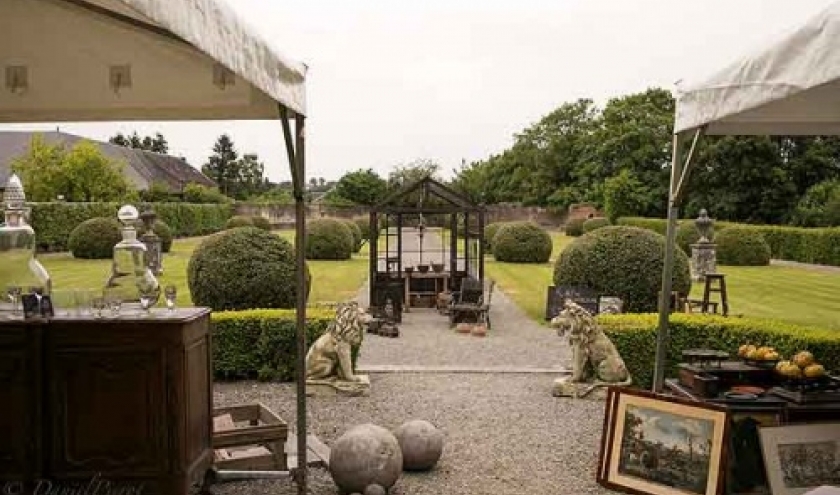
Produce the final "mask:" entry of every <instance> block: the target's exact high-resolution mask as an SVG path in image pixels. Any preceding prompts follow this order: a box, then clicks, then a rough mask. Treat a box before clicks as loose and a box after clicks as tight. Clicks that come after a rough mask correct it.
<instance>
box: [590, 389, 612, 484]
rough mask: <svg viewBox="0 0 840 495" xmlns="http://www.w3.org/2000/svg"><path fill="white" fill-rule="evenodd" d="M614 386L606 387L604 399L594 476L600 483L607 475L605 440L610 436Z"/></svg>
mask: <svg viewBox="0 0 840 495" xmlns="http://www.w3.org/2000/svg"><path fill="white" fill-rule="evenodd" d="M615 388H616V387H608V388H607V398H606V400H605V401H604V426H603V430H602V431H603V434H602V435H601V451H600V454H599V456H598V474H597V475H596V477H595V479H596V480H597V481H598V483H601V482H602V481H603V480H604V479H605V477H606V475H607V455H606V452H607V448H606V441H607V438H609V436H610V431H611V429H612V426H613V423H614V421H613V416H612V413H613V407H614V403H615Z"/></svg>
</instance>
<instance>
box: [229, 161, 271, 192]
mask: <svg viewBox="0 0 840 495" xmlns="http://www.w3.org/2000/svg"><path fill="white" fill-rule="evenodd" d="M236 169H237V172H238V176H237V177H236V180H235V181H234V183H233V189H234V197H235V198H236V199H246V198H249V197H251V196H254V195H257V194H260V193H262V192H263V191H265V179H264V177H263V173H264V172H265V165H263V163H262V162H261V161H260V159H259V157H258V156H257V155H256V154H254V153H246V154H244V155H242V158H241V159H240V160H239V163H238V164H237V167H236Z"/></svg>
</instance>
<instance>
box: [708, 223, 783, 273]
mask: <svg viewBox="0 0 840 495" xmlns="http://www.w3.org/2000/svg"><path fill="white" fill-rule="evenodd" d="M715 243H716V244H717V261H718V263H720V264H721V265H734V266H766V265H769V264H770V244H768V243H767V241H766V240H765V239H764V236H763V235H761V232H758V231H756V230H753V229H751V228H749V227H728V228H726V229H724V230H722V231H720V232H719V233H718V234H717V235H716V236H715Z"/></svg>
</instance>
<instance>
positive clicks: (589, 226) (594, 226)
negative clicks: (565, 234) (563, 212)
mask: <svg viewBox="0 0 840 495" xmlns="http://www.w3.org/2000/svg"><path fill="white" fill-rule="evenodd" d="M608 225H611V224H610V220H609V219H608V218H603V217H595V218H590V219H588V220H586V221H585V222H583V226H582V227H583V233H584V234H586V233H588V232H592V231H593V230H598V229H600V228H601V227H607V226H608Z"/></svg>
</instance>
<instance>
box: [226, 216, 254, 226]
mask: <svg viewBox="0 0 840 495" xmlns="http://www.w3.org/2000/svg"><path fill="white" fill-rule="evenodd" d="M253 226H254V220H253V219H252V218H251V217H245V216H242V215H234V216H232V217H230V218H229V219H228V221H227V222H225V228H226V229H235V228H237V227H253Z"/></svg>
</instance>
